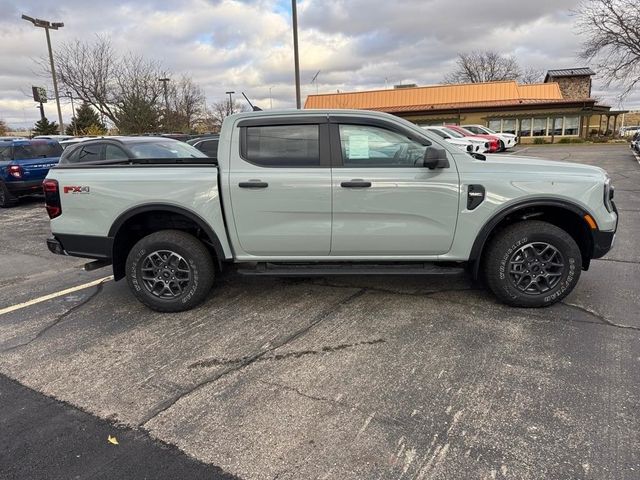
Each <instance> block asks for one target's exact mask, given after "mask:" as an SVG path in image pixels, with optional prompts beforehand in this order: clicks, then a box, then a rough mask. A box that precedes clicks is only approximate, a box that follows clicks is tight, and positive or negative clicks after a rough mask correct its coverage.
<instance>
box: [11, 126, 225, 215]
mask: <svg viewBox="0 0 640 480" xmlns="http://www.w3.org/2000/svg"><path fill="white" fill-rule="evenodd" d="M217 155H218V136H217V135H208V136H205V137H196V138H193V139H191V140H189V143H185V142H183V141H180V140H177V139H173V138H171V137H169V136H137V137H71V136H68V135H49V136H39V137H36V138H33V139H26V138H10V139H0V208H6V207H11V206H14V205H16V204H17V203H18V198H19V197H21V196H26V195H33V194H39V193H41V192H42V182H43V180H44V178H45V177H46V176H47V173H48V172H49V169H50V168H51V167H54V166H56V165H58V163H61V164H65V163H67V164H68V163H87V162H92V163H94V162H100V161H104V162H112V161H114V160H122V161H127V160H132V159H150V158H153V159H162V158H206V157H210V158H217Z"/></svg>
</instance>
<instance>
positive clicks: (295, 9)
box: [291, 0, 302, 110]
mask: <svg viewBox="0 0 640 480" xmlns="http://www.w3.org/2000/svg"><path fill="white" fill-rule="evenodd" d="M296 3H297V1H296V0H291V17H292V20H293V61H294V64H295V73H296V108H297V109H298V110H300V108H301V106H302V102H301V101H300V60H299V59H298V7H297V5H296Z"/></svg>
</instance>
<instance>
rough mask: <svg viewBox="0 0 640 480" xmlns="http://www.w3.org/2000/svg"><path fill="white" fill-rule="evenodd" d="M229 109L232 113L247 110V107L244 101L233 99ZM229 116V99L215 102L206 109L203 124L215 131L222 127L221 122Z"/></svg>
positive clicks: (209, 129)
mask: <svg viewBox="0 0 640 480" xmlns="http://www.w3.org/2000/svg"><path fill="white" fill-rule="evenodd" d="M231 107H232V108H231V110H232V111H233V112H234V113H239V112H247V111H249V107H248V106H247V105H246V104H244V103H239V102H238V101H237V100H234V101H233V103H232V104H231ZM228 116H229V101H228V100H226V101H220V102H216V103H214V104H213V105H211V107H210V108H209V109H208V111H207V115H206V117H205V119H204V122H203V123H204V124H205V125H206V127H207V130H208V131H212V132H217V131H220V127H222V122H223V121H224V119H225V118H227V117H228Z"/></svg>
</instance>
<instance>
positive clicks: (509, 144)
mask: <svg viewBox="0 0 640 480" xmlns="http://www.w3.org/2000/svg"><path fill="white" fill-rule="evenodd" d="M462 128H465V129H467V130H469V131H470V132H473V133H477V134H479V135H495V136H496V137H498V138H499V139H500V142H501V143H502V145H500V150H507V149H508V148H513V147H515V146H516V145H517V144H518V136H517V135H514V134H513V133H498V132H494V131H493V130H491V129H490V128H487V127H484V126H482V125H462Z"/></svg>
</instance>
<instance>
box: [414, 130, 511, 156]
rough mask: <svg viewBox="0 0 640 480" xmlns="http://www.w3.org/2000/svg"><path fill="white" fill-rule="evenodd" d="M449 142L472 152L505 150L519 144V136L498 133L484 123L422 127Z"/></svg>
mask: <svg viewBox="0 0 640 480" xmlns="http://www.w3.org/2000/svg"><path fill="white" fill-rule="evenodd" d="M422 128H424V129H425V130H429V131H431V132H433V133H435V134H436V135H438V136H440V137H441V138H443V139H444V140H446V141H447V142H448V143H450V144H452V145H455V146H456V147H458V148H460V149H462V150H465V151H467V152H470V153H494V152H503V151H505V150H507V149H509V148H512V147H515V146H516V145H517V144H518V137H517V136H516V135H513V134H510V133H496V132H494V131H493V130H491V129H489V128H487V127H483V126H482V125H463V126H459V125H443V126H435V125H432V126H426V127H422Z"/></svg>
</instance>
